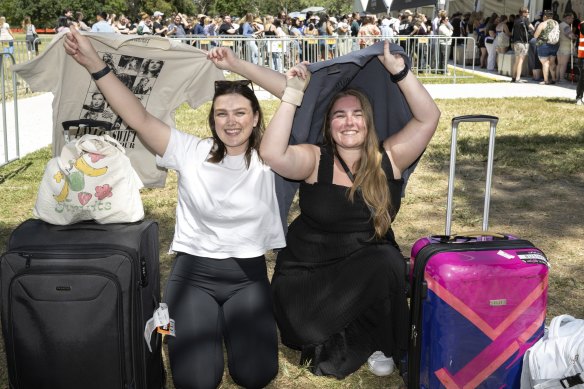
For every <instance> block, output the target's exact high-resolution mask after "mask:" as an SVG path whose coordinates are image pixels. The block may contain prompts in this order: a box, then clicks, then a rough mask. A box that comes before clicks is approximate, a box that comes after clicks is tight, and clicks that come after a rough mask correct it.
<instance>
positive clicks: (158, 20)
mask: <svg viewBox="0 0 584 389" xmlns="http://www.w3.org/2000/svg"><path fill="white" fill-rule="evenodd" d="M163 16H164V14H163V13H162V12H160V11H155V12H154V14H153V15H152V17H153V18H154V20H153V23H152V30H153V32H154V35H160V36H166V33H167V32H168V27H166V26H164V25H163V24H162V17H163Z"/></svg>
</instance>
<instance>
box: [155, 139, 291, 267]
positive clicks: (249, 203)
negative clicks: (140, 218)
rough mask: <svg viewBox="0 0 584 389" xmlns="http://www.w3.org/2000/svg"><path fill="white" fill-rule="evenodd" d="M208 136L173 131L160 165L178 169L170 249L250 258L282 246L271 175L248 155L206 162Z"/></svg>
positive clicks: (282, 231) (193, 253) (282, 240)
mask: <svg viewBox="0 0 584 389" xmlns="http://www.w3.org/2000/svg"><path fill="white" fill-rule="evenodd" d="M212 147H213V140H212V139H199V138H198V137H196V136H194V135H189V134H185V133H183V132H180V131H178V130H176V129H172V133H171V136H170V141H169V143H168V146H167V148H166V151H165V153H164V156H162V157H157V162H158V164H159V165H160V166H163V167H165V168H168V169H174V170H176V171H177V173H178V202H177V206H176V224H175V231H174V238H173V241H172V246H171V249H172V250H173V251H178V252H184V253H187V254H191V255H197V256H201V257H209V258H218V259H221V258H230V257H235V258H253V257H258V256H260V255H264V254H265V252H266V251H267V250H269V249H273V248H282V247H284V246H285V245H286V241H285V239H284V230H283V228H282V222H281V220H280V216H279V212H278V200H277V199H276V190H275V188H274V173H273V172H272V170H271V169H270V167H269V166H267V165H265V164H263V163H262V162H261V161H260V159H259V158H258V155H257V153H256V152H255V151H254V152H253V153H252V157H251V161H250V166H249V168H248V167H247V166H246V164H245V159H244V155H243V154H242V155H238V156H229V155H227V156H225V158H224V159H223V161H221V162H220V163H212V162H208V161H207V158H208V157H209V152H210V151H211V148H212Z"/></svg>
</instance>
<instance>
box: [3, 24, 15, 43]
mask: <svg viewBox="0 0 584 389" xmlns="http://www.w3.org/2000/svg"><path fill="white" fill-rule="evenodd" d="M12 40H14V37H13V36H12V34H11V33H10V25H9V24H8V23H4V24H3V25H1V26H0V41H2V42H7V41H12Z"/></svg>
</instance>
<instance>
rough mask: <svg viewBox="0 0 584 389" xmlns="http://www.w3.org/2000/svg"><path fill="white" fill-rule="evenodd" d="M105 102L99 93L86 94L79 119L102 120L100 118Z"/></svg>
mask: <svg viewBox="0 0 584 389" xmlns="http://www.w3.org/2000/svg"><path fill="white" fill-rule="evenodd" d="M106 107H107V102H106V101H105V97H104V96H103V94H101V92H99V91H93V92H92V91H91V90H90V92H89V93H88V94H87V96H86V98H85V102H84V103H83V107H82V108H83V109H82V111H81V116H80V117H79V118H80V119H91V120H104V119H100V116H101V115H102V114H103V113H104V112H105V110H106Z"/></svg>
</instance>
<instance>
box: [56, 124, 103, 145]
mask: <svg viewBox="0 0 584 389" xmlns="http://www.w3.org/2000/svg"><path fill="white" fill-rule="evenodd" d="M62 124H63V134H64V136H65V141H66V142H69V140H70V138H69V129H70V128H71V127H77V128H81V127H90V128H101V129H102V130H103V131H105V132H109V131H111V130H112V124H111V123H110V122H106V121H103V120H92V119H79V120H67V121H64V122H63V123H62Z"/></svg>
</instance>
